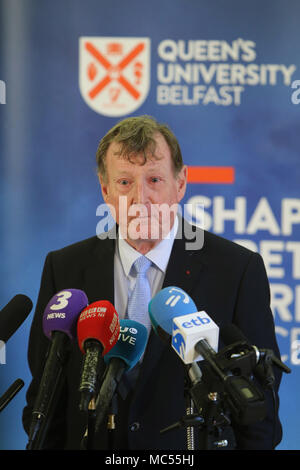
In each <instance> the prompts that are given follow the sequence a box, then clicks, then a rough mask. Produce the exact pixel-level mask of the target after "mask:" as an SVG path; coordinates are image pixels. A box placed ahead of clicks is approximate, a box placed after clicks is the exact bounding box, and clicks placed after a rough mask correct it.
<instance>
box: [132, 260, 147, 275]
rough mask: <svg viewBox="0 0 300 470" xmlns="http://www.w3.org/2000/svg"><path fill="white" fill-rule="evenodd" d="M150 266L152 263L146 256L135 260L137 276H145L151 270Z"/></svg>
mask: <svg viewBox="0 0 300 470" xmlns="http://www.w3.org/2000/svg"><path fill="white" fill-rule="evenodd" d="M150 265H151V261H150V260H149V259H148V258H146V257H145V256H140V257H139V258H137V259H136V260H135V262H134V263H133V265H132V266H134V268H135V271H136V273H137V274H145V272H146V271H147V270H148V269H149V267H150Z"/></svg>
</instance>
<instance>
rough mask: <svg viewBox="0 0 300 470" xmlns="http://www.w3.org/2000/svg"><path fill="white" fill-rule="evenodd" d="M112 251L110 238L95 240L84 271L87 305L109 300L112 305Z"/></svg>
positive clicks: (113, 248)
mask: <svg viewBox="0 0 300 470" xmlns="http://www.w3.org/2000/svg"><path fill="white" fill-rule="evenodd" d="M114 250H115V241H114V240H113V239H110V238H106V239H104V240H101V241H100V240H98V239H97V240H96V243H95V247H94V249H93V251H92V253H91V256H90V259H89V262H88V263H87V266H86V268H85V271H84V285H85V289H86V290H85V292H86V293H87V296H88V299H89V303H92V302H96V301H97V300H109V302H111V303H112V304H113V305H114Z"/></svg>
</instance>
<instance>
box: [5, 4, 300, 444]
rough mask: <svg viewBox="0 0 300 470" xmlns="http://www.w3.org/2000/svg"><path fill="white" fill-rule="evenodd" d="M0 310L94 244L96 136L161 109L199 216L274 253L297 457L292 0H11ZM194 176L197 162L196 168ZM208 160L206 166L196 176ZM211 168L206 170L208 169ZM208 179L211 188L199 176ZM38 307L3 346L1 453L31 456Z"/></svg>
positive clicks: (298, 220) (285, 417)
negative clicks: (50, 258) (70, 253)
mask: <svg viewBox="0 0 300 470" xmlns="http://www.w3.org/2000/svg"><path fill="white" fill-rule="evenodd" d="M0 8H1V9H0V21H1V24H0V26H1V29H0V34H1V36H0V80H1V81H0V103H1V104H0V133H1V134H0V139H1V140H0V201H1V206H0V218H1V243H0V260H1V263H0V275H1V284H0V308H2V307H3V306H4V305H6V303H7V302H8V301H9V300H10V299H11V298H12V297H13V296H14V295H15V294H16V293H18V292H21V293H24V294H27V295H28V296H29V297H30V298H31V299H32V300H33V302H34V304H35V303H36V299H37V294H38V290H39V283H40V276H41V271H42V267H43V263H44V259H45V256H46V254H47V253H48V251H50V250H52V249H57V248H61V247H62V246H65V245H67V244H70V243H72V242H75V241H78V240H80V239H83V238H86V237H89V236H92V235H94V234H95V232H96V226H97V223H98V222H99V217H98V216H97V214H96V210H97V207H98V205H99V204H100V203H101V202H102V199H101V194H100V189H99V187H98V183H97V177H96V173H95V151H96V148H97V145H98V141H99V140H100V138H101V137H102V136H103V135H104V134H105V133H106V131H107V130H108V129H109V128H110V127H111V126H112V125H114V124H115V122H116V121H117V120H119V119H121V118H122V117H125V116H131V115H138V114H150V115H153V116H155V117H157V118H158V120H160V121H163V122H167V123H168V124H169V125H170V126H171V128H172V129H173V131H174V132H175V134H176V135H177V137H178V139H179V142H180V144H181V147H182V152H183V156H184V160H185V163H186V164H187V165H188V166H189V167H190V182H189V184H188V189H187V193H186V197H185V199H184V201H183V204H185V203H188V202H189V203H192V204H193V208H194V212H193V214H189V215H190V216H192V217H193V220H194V221H195V222H196V223H200V216H199V212H197V210H196V209H197V207H198V206H199V204H203V205H204V209H205V217H204V219H205V224H206V225H205V226H206V228H208V229H209V230H211V231H214V232H215V233H218V234H220V235H222V236H225V237H226V238H230V239H232V240H236V241H238V243H242V244H246V245H247V246H249V247H250V248H251V249H254V250H257V251H259V252H260V253H261V254H262V255H263V257H264V260H265V264H266V268H267V272H268V276H269V279H270V284H271V292H272V309H273V313H274V317H275V323H276V329H277V335H278V341H279V346H280V349H281V353H282V357H283V359H284V361H285V362H286V364H287V365H288V366H289V367H290V368H291V369H292V374H291V375H289V376H287V375H285V376H284V377H283V382H282V387H281V392H280V398H281V403H280V416H281V420H282V423H283V429H284V436H283V440H282V443H281V444H280V445H279V447H278V448H279V449H299V448H300V438H299V432H298V419H299V418H298V417H299V409H300V406H299V385H300V370H299V365H300V355H299V352H300V349H299V341H300V326H299V322H300V282H299V279H300V241H299V234H300V229H299V225H300V193H299V182H300V164H299V159H300V155H299V152H300V104H298V102H299V101H300V93H299V85H300V83H299V82H298V83H297V80H300V71H299V66H300V63H299V61H300V59H299V47H298V46H299V40H300V36H299V21H298V20H299V17H300V4H299V2H297V1H296V0H290V1H289V2H288V3H287V2H285V1H284V0H252V2H246V1H240V0H227V1H226V2H220V1H218V0H189V1H187V0H168V1H165V2H161V1H158V0H151V2H144V1H140V0H129V1H127V2H124V1H122V0H111V1H110V2H105V1H102V0H85V1H80V0H59V1H58V0H52V1H50V0H49V1H48V0H1V1H0ZM194 167H196V168H194ZM197 167H208V168H207V169H206V170H207V171H206V172H205V173H204V172H203V171H202V172H200V178H199V172H197ZM202 170H203V169H202ZM201 175H206V179H203V178H201ZM32 316H33V312H32V313H31V315H30V316H29V317H28V319H27V320H26V321H25V323H23V325H22V326H21V328H20V329H19V330H18V331H17V332H16V334H15V335H14V336H13V337H12V338H11V340H9V342H8V343H7V345H6V351H5V353H6V357H5V361H4V359H3V357H2V358H1V361H2V362H5V363H3V364H0V394H2V393H4V391H5V390H6V389H7V388H8V386H9V385H10V384H11V383H12V382H13V381H14V380H15V379H16V378H17V377H21V378H22V379H23V380H24V381H25V387H24V388H23V390H22V391H21V392H20V393H19V394H18V396H17V397H16V398H15V399H14V400H13V402H11V403H10V404H9V405H8V406H7V408H6V409H5V410H4V411H3V412H2V413H1V416H0V448H1V449H24V448H25V445H26V442H27V440H26V435H25V432H24V430H23V428H22V423H21V414H22V409H23V406H24V404H25V391H26V388H27V386H28V385H29V383H30V373H29V369H28V365H27V343H28V335H29V328H30V323H31V321H32Z"/></svg>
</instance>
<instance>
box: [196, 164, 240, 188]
mask: <svg viewBox="0 0 300 470" xmlns="http://www.w3.org/2000/svg"><path fill="white" fill-rule="evenodd" d="M234 178H235V170H234V167H232V166H189V167H188V183H203V184H204V183H207V184H214V183H218V184H221V183H223V184H233V183H234Z"/></svg>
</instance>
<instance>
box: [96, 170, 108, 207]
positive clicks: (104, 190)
mask: <svg viewBox="0 0 300 470" xmlns="http://www.w3.org/2000/svg"><path fill="white" fill-rule="evenodd" d="M98 179H99V183H100V186H101V192H102V197H103V199H104V202H107V198H108V184H107V182H106V180H105V178H103V176H102V175H101V174H100V173H98Z"/></svg>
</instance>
